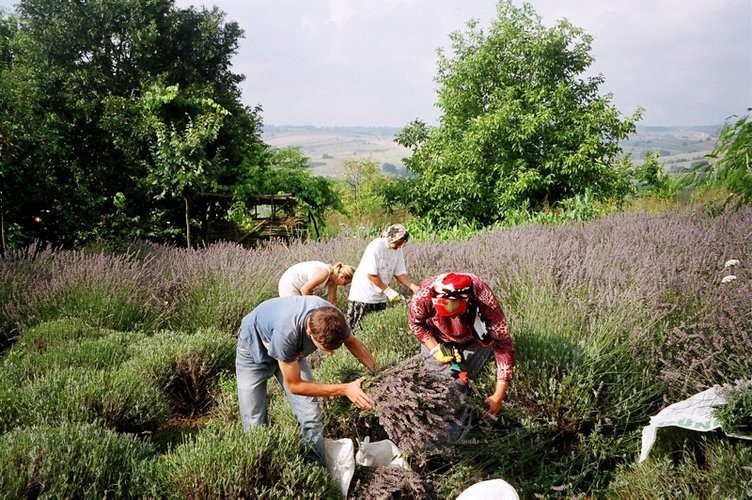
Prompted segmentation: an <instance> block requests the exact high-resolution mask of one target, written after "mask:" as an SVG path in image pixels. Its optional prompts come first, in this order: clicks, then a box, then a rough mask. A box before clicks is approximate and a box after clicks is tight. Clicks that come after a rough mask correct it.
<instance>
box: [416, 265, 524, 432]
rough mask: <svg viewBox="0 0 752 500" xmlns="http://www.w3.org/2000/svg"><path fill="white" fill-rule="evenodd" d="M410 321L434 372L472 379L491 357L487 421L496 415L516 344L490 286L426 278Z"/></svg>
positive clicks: (465, 278) (448, 276) (461, 278)
mask: <svg viewBox="0 0 752 500" xmlns="http://www.w3.org/2000/svg"><path fill="white" fill-rule="evenodd" d="M408 323H409V326H410V330H411V331H412V332H413V334H414V335H415V336H416V337H417V339H418V340H419V341H420V343H421V344H423V347H422V350H423V353H424V354H425V355H426V359H427V360H429V361H431V362H432V363H434V365H437V366H436V367H435V369H437V370H442V371H446V372H447V373H450V372H451V371H452V369H453V368H454V371H455V372H456V374H457V375H460V374H462V372H466V374H467V375H469V377H470V378H474V377H475V376H477V374H478V373H480V370H481V369H482V368H483V365H484V364H485V363H486V361H488V358H489V357H490V356H491V353H493V355H494V358H495V360H496V388H495V390H494V392H493V394H491V395H489V396H488V397H487V398H486V404H487V405H488V414H487V417H494V416H495V415H496V414H497V413H498V412H499V411H500V410H501V407H502V404H503V401H504V396H505V395H506V392H507V387H508V385H509V382H510V381H511V379H512V368H513V367H514V345H513V343H512V337H511V335H510V334H509V328H508V327H507V321H506V318H505V317H504V311H503V310H502V309H501V305H500V304H499V301H498V300H497V299H496V296H495V295H494V293H493V291H492V290H491V287H490V286H488V285H487V284H486V283H485V282H484V281H483V280H481V279H480V278H479V277H477V276H475V275H474V274H469V273H451V272H450V273H444V274H440V275H438V276H434V277H432V278H428V279H427V280H425V281H423V282H422V283H421V284H420V289H419V290H418V291H417V292H416V293H415V295H413V298H412V300H411V301H410V305H409V309H408Z"/></svg>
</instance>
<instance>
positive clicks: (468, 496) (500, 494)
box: [457, 479, 520, 500]
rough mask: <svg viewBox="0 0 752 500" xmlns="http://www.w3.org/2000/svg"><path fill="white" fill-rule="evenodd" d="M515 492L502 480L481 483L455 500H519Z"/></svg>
mask: <svg viewBox="0 0 752 500" xmlns="http://www.w3.org/2000/svg"><path fill="white" fill-rule="evenodd" d="M519 498H520V496H519V495H518V494H517V490H515V489H514V487H513V486H512V485H511V484H509V483H508V482H506V481H504V480H503V479H489V480H488V481H481V482H479V483H475V484H474V485H472V486H470V487H469V488H467V489H466V490H465V491H463V492H462V493H460V495H459V496H458V497H457V500H519Z"/></svg>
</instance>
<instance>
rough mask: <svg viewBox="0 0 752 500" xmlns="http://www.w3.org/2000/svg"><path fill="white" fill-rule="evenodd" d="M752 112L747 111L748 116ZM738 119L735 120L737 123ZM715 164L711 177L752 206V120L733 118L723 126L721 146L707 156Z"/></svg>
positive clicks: (744, 117) (719, 140) (718, 145)
mask: <svg viewBox="0 0 752 500" xmlns="http://www.w3.org/2000/svg"><path fill="white" fill-rule="evenodd" d="M749 111H752V108H750V109H747V112H749ZM734 118H736V119H734ZM708 157H709V158H710V159H711V160H714V163H713V166H712V173H711V175H712V177H713V178H715V179H716V182H718V183H720V184H722V185H723V186H724V187H725V188H726V189H728V190H729V192H731V193H732V194H734V195H736V196H738V197H739V198H740V199H741V200H743V202H744V203H746V204H751V203H752V119H751V118H750V116H749V115H748V114H747V115H743V116H741V117H731V118H729V119H728V120H726V122H725V123H724V125H723V127H722V128H721V133H720V136H719V138H718V144H717V145H716V147H715V148H713V151H712V152H711V153H710V154H709V155H708Z"/></svg>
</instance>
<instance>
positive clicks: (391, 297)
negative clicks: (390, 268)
mask: <svg viewBox="0 0 752 500" xmlns="http://www.w3.org/2000/svg"><path fill="white" fill-rule="evenodd" d="M384 295H386V300H388V301H389V303H390V304H396V303H397V302H399V300H400V296H399V294H398V293H397V291H396V290H395V289H394V288H392V287H390V286H388V287H386V288H385V289H384Z"/></svg>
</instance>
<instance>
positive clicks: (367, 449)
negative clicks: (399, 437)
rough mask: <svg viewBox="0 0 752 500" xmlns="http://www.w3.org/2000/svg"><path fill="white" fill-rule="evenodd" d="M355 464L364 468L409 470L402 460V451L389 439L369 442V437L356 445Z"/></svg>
mask: <svg viewBox="0 0 752 500" xmlns="http://www.w3.org/2000/svg"><path fill="white" fill-rule="evenodd" d="M355 463H357V464H358V465H363V466H365V467H401V468H403V469H409V468H410V467H409V466H408V465H407V463H406V462H405V460H404V459H403V458H402V451H400V449H399V448H398V447H397V445H396V444H394V442H393V441H391V440H389V439H384V440H382V441H374V442H373V443H372V442H371V437H370V436H366V438H365V439H364V440H363V441H361V442H360V443H358V453H356V454H355Z"/></svg>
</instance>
